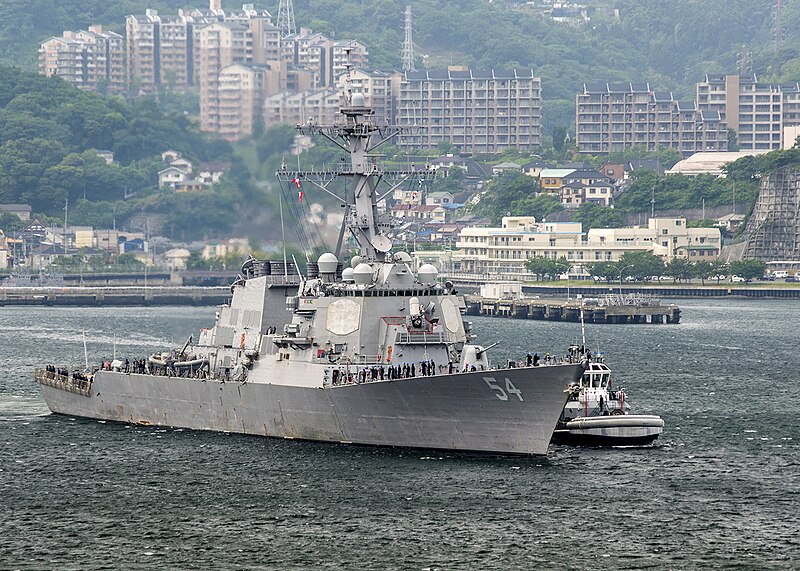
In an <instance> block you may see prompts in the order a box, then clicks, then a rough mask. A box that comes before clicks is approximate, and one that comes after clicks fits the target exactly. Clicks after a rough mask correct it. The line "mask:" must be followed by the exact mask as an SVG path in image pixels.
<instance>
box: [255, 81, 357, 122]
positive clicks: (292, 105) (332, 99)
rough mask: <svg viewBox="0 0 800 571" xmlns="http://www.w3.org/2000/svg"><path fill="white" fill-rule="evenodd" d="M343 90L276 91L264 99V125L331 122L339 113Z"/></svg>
mask: <svg viewBox="0 0 800 571" xmlns="http://www.w3.org/2000/svg"><path fill="white" fill-rule="evenodd" d="M340 104H341V92H340V91H339V90H338V89H318V90H308V91H301V92H300V93H287V92H281V93H276V94H274V95H271V96H269V97H267V98H266V99H265V101H264V126H265V127H266V128H270V127H274V126H275V125H278V124H281V123H283V124H286V125H298V124H302V125H305V124H307V123H309V122H311V123H316V124H318V125H324V124H331V123H333V121H334V120H335V119H336V118H337V116H338V115H339V107H340Z"/></svg>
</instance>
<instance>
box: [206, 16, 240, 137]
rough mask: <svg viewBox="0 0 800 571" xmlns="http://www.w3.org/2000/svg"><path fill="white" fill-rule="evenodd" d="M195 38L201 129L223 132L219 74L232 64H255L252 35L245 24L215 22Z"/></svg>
mask: <svg viewBox="0 0 800 571" xmlns="http://www.w3.org/2000/svg"><path fill="white" fill-rule="evenodd" d="M196 39H197V50H198V53H199V56H200V57H199V68H198V74H199V81H200V129H202V130H203V131H215V132H220V130H221V116H220V73H221V72H222V70H223V69H225V68H227V67H229V66H233V65H246V66H249V65H251V64H252V62H253V42H252V36H251V34H250V30H249V28H248V27H246V26H243V25H242V24H237V23H232V22H214V23H213V24H208V25H206V26H203V27H202V28H200V29H199V30H198V31H197V35H196Z"/></svg>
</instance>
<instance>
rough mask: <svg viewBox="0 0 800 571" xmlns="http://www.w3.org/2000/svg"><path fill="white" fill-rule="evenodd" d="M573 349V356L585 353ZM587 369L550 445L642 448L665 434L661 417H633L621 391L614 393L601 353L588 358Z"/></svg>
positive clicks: (609, 371)
mask: <svg viewBox="0 0 800 571" xmlns="http://www.w3.org/2000/svg"><path fill="white" fill-rule="evenodd" d="M582 352H583V351H581V348H580V347H577V346H574V347H570V353H582ZM585 357H586V358H587V359H588V361H589V362H588V367H587V369H586V371H585V372H584V374H583V377H582V378H581V379H580V381H579V383H580V387H579V390H578V391H576V392H575V393H574V394H573V395H571V396H570V397H569V400H568V401H567V404H566V406H565V407H564V411H563V412H562V413H561V418H559V421H558V424H557V425H556V430H555V432H553V437H552V438H551V440H550V441H551V442H552V443H555V444H568V445H573V446H639V445H642V444H649V443H651V442H653V441H654V440H655V439H656V438H658V436H659V435H660V434H661V433H662V431H663V430H664V421H663V420H662V418H661V417H660V416H656V415H649V414H631V406H630V404H629V403H628V401H627V398H626V395H625V391H624V390H623V389H622V388H619V389H616V390H614V389H612V386H611V369H610V368H609V367H608V365H607V364H606V363H605V358H604V356H603V354H602V353H598V354H596V355H594V356H592V355H590V354H588V353H587V354H586V355H585Z"/></svg>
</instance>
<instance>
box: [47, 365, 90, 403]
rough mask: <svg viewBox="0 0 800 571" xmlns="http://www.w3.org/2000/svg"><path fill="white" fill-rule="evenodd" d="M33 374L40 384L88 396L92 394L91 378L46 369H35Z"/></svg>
mask: <svg viewBox="0 0 800 571" xmlns="http://www.w3.org/2000/svg"><path fill="white" fill-rule="evenodd" d="M34 376H35V378H36V380H37V381H39V383H40V384H42V385H47V386H50V387H53V388H56V389H61V390H62V391H67V392H70V393H75V394H78V395H83V396H85V397H88V396H90V395H91V394H92V379H91V378H86V379H76V378H75V377H73V376H72V375H61V374H59V373H54V372H52V371H48V370H46V369H36V370H35V372H34Z"/></svg>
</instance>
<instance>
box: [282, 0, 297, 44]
mask: <svg viewBox="0 0 800 571" xmlns="http://www.w3.org/2000/svg"><path fill="white" fill-rule="evenodd" d="M278 28H280V30H281V39H283V38H285V37H286V36H291V35H292V34H296V33H297V27H296V26H295V23H294V4H293V3H292V0H281V3H280V4H279V5H278Z"/></svg>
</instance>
